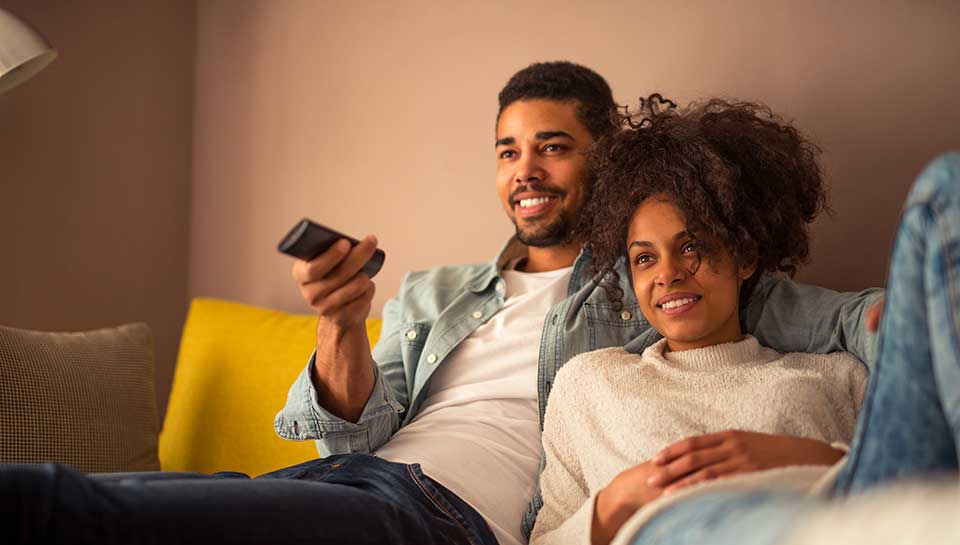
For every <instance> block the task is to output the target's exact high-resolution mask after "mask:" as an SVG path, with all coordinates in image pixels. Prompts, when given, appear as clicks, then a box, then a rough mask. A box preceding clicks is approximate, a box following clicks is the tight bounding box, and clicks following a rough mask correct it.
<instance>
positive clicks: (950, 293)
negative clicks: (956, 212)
mask: <svg viewBox="0 0 960 545" xmlns="http://www.w3.org/2000/svg"><path fill="white" fill-rule="evenodd" d="M940 204H941V203H940V202H939V201H935V202H933V203H931V206H930V210H931V215H932V216H933V222H934V223H935V224H936V226H937V233H938V234H939V236H940V248H941V249H942V253H943V262H942V263H940V265H941V269H942V270H943V271H944V273H945V274H946V275H947V290H946V292H947V301H948V302H949V305H950V310H951V312H948V315H949V319H950V320H951V321H953V322H954V323H952V324H951V326H952V327H953V329H954V330H956V327H957V324H956V322H955V320H956V315H955V313H954V312H953V310H954V309H956V308H957V307H958V305H960V301H958V300H957V299H958V297H957V290H956V289H951V287H952V286H957V285H958V283H957V279H956V278H955V277H954V275H955V272H954V270H953V267H950V266H949V264H950V263H954V262H955V261H954V259H953V255H951V254H950V253H949V252H950V244H949V243H948V241H949V228H948V226H947V225H946V224H945V223H946V221H941V218H942V217H943V213H942V210H940V206H939V205H940ZM953 348H954V350H956V351H958V352H960V346H954V347H953Z"/></svg>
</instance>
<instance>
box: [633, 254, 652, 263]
mask: <svg viewBox="0 0 960 545" xmlns="http://www.w3.org/2000/svg"><path fill="white" fill-rule="evenodd" d="M651 261H653V256H651V255H650V254H640V255H638V256H637V257H635V258H633V263H634V264H635V265H645V264H647V263H650V262H651Z"/></svg>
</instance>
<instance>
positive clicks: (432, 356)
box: [427, 354, 437, 363]
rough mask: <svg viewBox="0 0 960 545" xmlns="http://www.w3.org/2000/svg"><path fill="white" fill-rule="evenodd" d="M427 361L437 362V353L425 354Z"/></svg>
mask: <svg viewBox="0 0 960 545" xmlns="http://www.w3.org/2000/svg"><path fill="white" fill-rule="evenodd" d="M427 363H437V355H436V354H430V355H429V356H427Z"/></svg>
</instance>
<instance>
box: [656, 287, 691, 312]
mask: <svg viewBox="0 0 960 545" xmlns="http://www.w3.org/2000/svg"><path fill="white" fill-rule="evenodd" d="M700 299H702V296H701V295H697V294H696V293H690V292H674V293H668V294H667V295H664V296H663V297H661V298H660V299H658V300H657V304H656V307H657V308H658V309H660V311H661V312H663V313H664V314H668V315H676V314H683V313H684V312H687V311H688V310H690V309H692V308H693V307H694V306H696V304H697V303H699V302H700Z"/></svg>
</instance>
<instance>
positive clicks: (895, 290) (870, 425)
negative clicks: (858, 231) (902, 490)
mask: <svg viewBox="0 0 960 545" xmlns="http://www.w3.org/2000/svg"><path fill="white" fill-rule="evenodd" d="M958 318H960V155H948V156H945V157H943V158H941V159H939V160H937V161H935V162H934V163H933V164H931V165H930V166H929V167H928V168H927V169H926V170H925V171H924V173H923V174H922V175H921V176H920V178H919V179H918V180H917V183H916V184H915V185H914V187H913V189H912V190H911V193H910V196H909V197H908V199H907V202H906V205H905V207H904V212H903V217H902V219H901V223H900V227H899V230H898V232H897V236H896V240H895V243H894V249H893V255H892V257H891V265H890V274H889V278H888V287H887V300H886V304H885V307H884V315H883V320H882V323H881V328H880V347H879V351H878V356H877V358H878V361H877V363H876V366H875V369H874V372H873V374H872V375H871V377H870V386H869V388H868V391H867V396H866V399H865V400H864V404H863V408H862V409H861V414H860V418H859V420H858V424H857V431H856V433H855V436H854V441H853V445H852V447H851V451H850V456H849V458H848V461H847V464H846V466H845V467H844V469H843V471H842V472H841V474H840V477H839V479H838V481H837V483H836V486H835V488H834V494H835V495H840V496H842V495H848V494H853V493H857V492H859V491H862V490H865V489H868V488H871V487H873V486H876V485H878V484H881V483H884V482H887V481H894V480H899V479H903V478H907V477H911V476H917V475H921V474H929V473H938V472H947V471H955V470H956V469H957V440H958V439H960V435H958V433H960V425H958V424H960V420H958V419H960V397H958V396H960V342H958V332H960V329H958V327H957V326H958V323H960V320H958Z"/></svg>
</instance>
